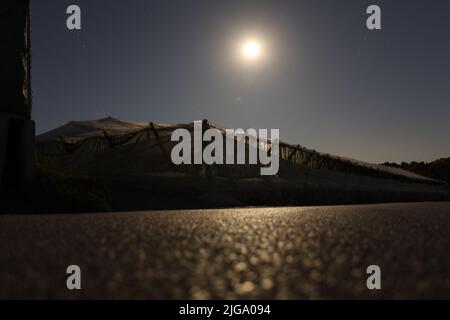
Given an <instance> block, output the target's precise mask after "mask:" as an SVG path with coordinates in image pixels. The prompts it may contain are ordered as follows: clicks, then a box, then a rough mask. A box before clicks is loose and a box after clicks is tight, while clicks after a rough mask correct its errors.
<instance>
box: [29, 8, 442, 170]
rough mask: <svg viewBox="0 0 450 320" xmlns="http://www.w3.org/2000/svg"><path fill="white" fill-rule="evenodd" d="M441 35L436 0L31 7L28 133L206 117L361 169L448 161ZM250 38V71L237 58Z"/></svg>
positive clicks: (438, 9)
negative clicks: (276, 136) (75, 22)
mask: <svg viewBox="0 0 450 320" xmlns="http://www.w3.org/2000/svg"><path fill="white" fill-rule="evenodd" d="M70 4H77V5H79V6H80V7H81V10H82V30H81V31H69V30H68V29H67V28H66V18H67V15H66V8H67V6H68V5H70ZM371 4H377V5H379V6H380V7H381V9H382V28H383V29H382V30H381V31H370V30H368V29H367V28H366V18H367V15H366V8H367V7H368V6H369V5H371ZM449 34H450V1H446V0H442V1H440V0H434V1H430V0H420V1H412V0H404V1H402V0H396V1H392V0H388V1H365V0H359V1H357V0H355V1H350V0H346V1H336V0H329V1H326V0H308V1H306V0H305V1H302V0H297V1H287V0H285V1H282V0H273V1H266V0H252V1H249V0H220V1H218V0H183V1H181V0H177V1H172V0H161V1H149V0H114V1H106V0H102V1H101V0H70V1H65V0H64V1H63V0H53V1H52V0H38V1H36V0H34V1H33V0H32V39H33V43H32V45H33V65H32V77H33V78H32V81H33V82H32V85H33V98H34V106H33V118H34V120H35V121H36V124H37V131H38V133H42V132H44V131H47V130H49V129H52V128H54V127H57V126H60V125H61V124H63V123H65V122H67V121H70V120H88V119H97V118H104V117H107V116H112V117H117V118H120V119H123V120H140V121H154V122H163V123H177V122H191V121H193V120H198V119H204V118H207V119H209V120H210V121H211V122H213V123H215V124H217V125H219V126H222V127H229V128H240V127H243V128H248V127H253V128H279V129H280V137H281V140H283V141H286V142H290V143H294V144H301V145H302V146H305V147H309V148H313V149H316V150H319V151H322V152H327V153H332V154H337V155H341V156H349V157H352V158H357V159H360V160H366V161H370V162H384V161H397V162H399V161H411V160H416V161H430V160H435V159H437V158H440V157H448V156H450V143H449V137H450V125H449V120H450V104H449V102H450V41H449ZM248 37H257V38H258V39H260V40H261V42H262V43H263V52H264V54H263V56H262V57H261V59H260V61H257V62H255V63H246V62H244V61H243V60H242V57H240V56H239V55H238V53H237V49H236V48H238V47H239V46H240V44H241V43H242V41H243V39H246V38H248Z"/></svg>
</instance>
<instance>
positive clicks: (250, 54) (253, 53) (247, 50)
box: [242, 40, 262, 61]
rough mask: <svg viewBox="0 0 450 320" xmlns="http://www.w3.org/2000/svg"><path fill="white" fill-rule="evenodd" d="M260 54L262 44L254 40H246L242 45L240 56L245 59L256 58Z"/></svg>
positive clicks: (252, 59)
mask: <svg viewBox="0 0 450 320" xmlns="http://www.w3.org/2000/svg"><path fill="white" fill-rule="evenodd" d="M261 54H262V45H261V43H260V42H258V41H256V40H248V41H246V42H244V44H243V45H242V56H243V57H244V58H245V59H246V60H250V61H254V60H257V59H258V58H259V57H260V56H261Z"/></svg>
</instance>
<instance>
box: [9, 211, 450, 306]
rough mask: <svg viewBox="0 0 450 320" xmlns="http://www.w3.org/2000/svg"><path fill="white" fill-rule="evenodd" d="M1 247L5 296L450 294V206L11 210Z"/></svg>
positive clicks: (283, 297)
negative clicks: (71, 285)
mask: <svg viewBox="0 0 450 320" xmlns="http://www.w3.org/2000/svg"><path fill="white" fill-rule="evenodd" d="M0 248H1V251H0V298H88V299H90V298H113V299H115V298H146V299H147V298H150V299H151V298H157V299H161V298H166V299H167V298H168V299H171V298H195V299H210V298H215V299H222V298H245V299H246V298H257V299H266V298H276V299H303V298H383V299H390V298H450V203H419V204H386V205H364V206H339V207H295V208H294V207H289V208H287V207H286V208H246V209H224V210H198V211H173V212H168V211H165V212H163V211H159V212H135V213H108V214H80V215H35V216H32V215H17V216H12V215H3V216H0ZM73 264H75V265H79V266H80V267H81V281H82V290H80V291H69V290H68V289H67V288H66V277H67V276H68V275H67V274H66V268H67V266H69V265H73ZM369 265H379V266H380V268H381V286H382V288H381V290H373V291H371V290H368V289H367V286H366V279H367V277H368V275H367V274H366V268H367V267H368V266H369Z"/></svg>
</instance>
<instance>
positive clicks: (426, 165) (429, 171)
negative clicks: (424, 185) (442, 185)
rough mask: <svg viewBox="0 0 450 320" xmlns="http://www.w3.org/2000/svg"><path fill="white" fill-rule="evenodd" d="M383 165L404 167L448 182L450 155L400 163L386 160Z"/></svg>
mask: <svg viewBox="0 0 450 320" xmlns="http://www.w3.org/2000/svg"><path fill="white" fill-rule="evenodd" d="M383 165H385V166H389V167H394V168H401V169H405V170H408V171H411V172H415V173H417V174H420V175H422V176H425V177H429V178H433V179H438V180H444V181H446V182H447V183H448V184H450V157H449V158H442V159H439V160H436V161H433V162H416V161H413V162H410V163H407V162H402V163H401V164H398V163H391V162H386V163H383Z"/></svg>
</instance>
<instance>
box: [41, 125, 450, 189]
mask: <svg viewBox="0 0 450 320" xmlns="http://www.w3.org/2000/svg"><path fill="white" fill-rule="evenodd" d="M180 128H184V129H187V130H188V131H190V132H191V133H192V132H193V131H194V125H193V123H190V124H176V125H158V124H155V123H153V122H150V123H149V125H148V126H147V127H145V128H143V129H140V130H137V131H134V132H129V133H124V134H116V135H111V134H109V133H108V132H107V131H106V130H103V136H94V137H86V138H77V137H66V138H65V137H62V136H61V137H59V138H58V139H55V140H47V141H40V142H38V150H39V152H40V153H41V154H43V155H44V156H47V157H51V158H58V157H64V156H66V157H67V156H75V155H83V154H100V153H102V152H104V151H107V150H113V149H115V148H118V147H121V146H138V145H142V144H143V143H148V142H152V143H151V144H148V145H146V146H145V148H146V149H145V150H146V151H148V149H150V148H158V149H159V151H160V153H161V155H162V158H164V161H165V162H166V167H167V168H169V169H170V170H177V167H176V166H174V165H173V163H172V161H171V159H170V155H169V152H168V148H167V146H168V145H170V144H173V143H172V142H171V140H170V136H171V133H172V131H173V130H175V129H180ZM209 128H215V129H218V130H220V131H221V132H222V133H223V134H225V130H224V129H222V128H219V127H216V126H214V125H212V124H210V123H209V122H208V121H206V120H205V121H203V130H207V129H209ZM235 139H237V138H235ZM245 143H246V145H247V149H248V147H249V143H248V141H247V140H246V142H245ZM266 146H267V149H268V152H271V141H270V139H269V140H268V141H267V143H266ZM260 147H261V145H259V146H258V148H260ZM279 147H280V150H279V155H280V169H281V168H282V167H290V168H292V169H294V170H295V169H300V168H302V167H307V168H312V169H319V170H330V171H336V172H342V173H346V174H355V175H360V176H368V177H375V178H388V179H394V180H399V181H405V182H415V183H422V184H432V185H445V182H443V181H438V180H433V179H428V178H423V179H422V178H421V177H419V176H417V177H415V176H408V175H406V174H401V171H400V172H398V171H397V172H395V171H396V170H392V169H391V168H381V167H380V166H371V165H370V164H365V163H362V162H357V161H352V160H349V159H345V158H341V157H337V156H332V155H329V154H323V153H319V152H317V151H315V150H311V149H307V148H304V147H302V146H300V145H290V144H287V143H284V142H280V144H279ZM150 157H151V156H150ZM218 166H219V165H213V166H206V165H205V166H203V167H205V168H206V172H207V175H211V174H212V171H211V168H216V167H218ZM245 167H246V168H245V169H244V170H249V168H250V167H251V166H250V165H247V166H245ZM235 168H236V167H235ZM197 169H198V166H197ZM195 172H198V170H195Z"/></svg>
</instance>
